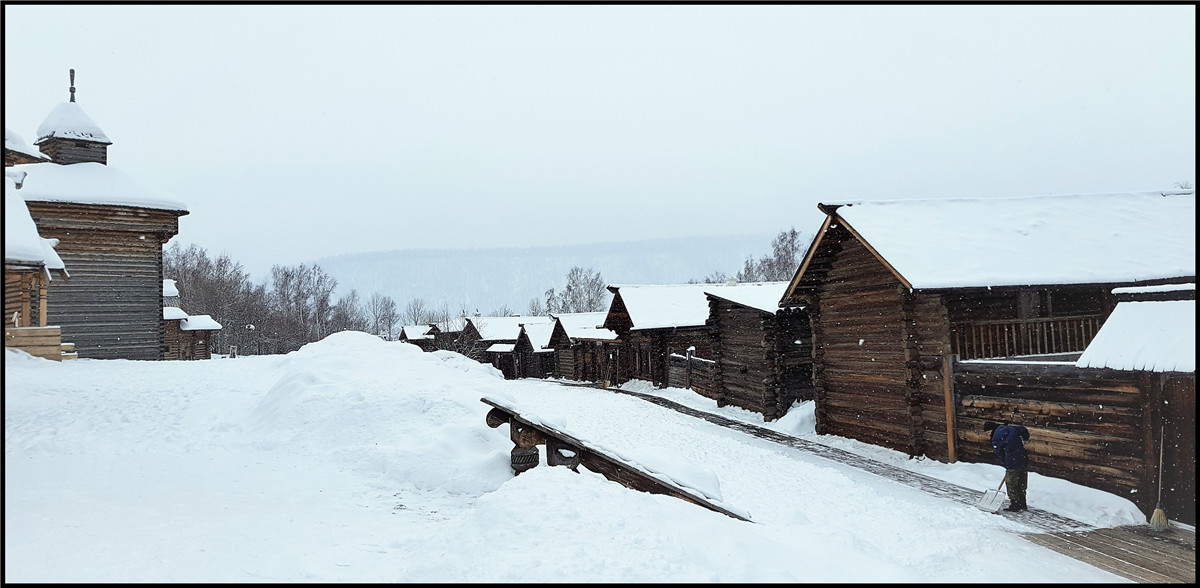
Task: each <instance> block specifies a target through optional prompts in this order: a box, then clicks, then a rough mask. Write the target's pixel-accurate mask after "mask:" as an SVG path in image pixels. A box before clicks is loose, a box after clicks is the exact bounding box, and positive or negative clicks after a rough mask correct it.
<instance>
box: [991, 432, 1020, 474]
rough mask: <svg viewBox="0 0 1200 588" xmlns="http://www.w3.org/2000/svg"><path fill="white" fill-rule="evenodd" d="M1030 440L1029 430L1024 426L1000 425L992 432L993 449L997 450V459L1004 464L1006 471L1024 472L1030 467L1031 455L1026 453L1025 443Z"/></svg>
mask: <svg viewBox="0 0 1200 588" xmlns="http://www.w3.org/2000/svg"><path fill="white" fill-rule="evenodd" d="M1028 439H1029V429H1026V428H1025V427H1024V426H1023V425H1000V426H999V427H996V430H995V431H992V447H994V448H995V449H996V457H998V458H1000V462H1001V463H1003V464H1004V469H1006V470H1023V469H1026V468H1028V467H1029V454H1028V453H1026V452H1025V443H1024V441H1027V440H1028Z"/></svg>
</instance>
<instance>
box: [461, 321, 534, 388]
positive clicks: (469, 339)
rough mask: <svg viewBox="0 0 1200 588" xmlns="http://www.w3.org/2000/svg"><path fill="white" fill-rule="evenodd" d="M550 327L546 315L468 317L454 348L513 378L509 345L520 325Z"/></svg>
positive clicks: (512, 341) (515, 338)
mask: <svg viewBox="0 0 1200 588" xmlns="http://www.w3.org/2000/svg"><path fill="white" fill-rule="evenodd" d="M526 324H529V325H538V324H546V325H549V324H552V319H551V318H550V317H546V316H474V317H468V318H467V319H466V323H465V324H464V325H463V329H462V332H461V333H459V336H458V340H457V342H456V347H457V348H458V349H457V350H458V351H459V353H462V354H463V355H466V356H467V357H470V358H471V359H474V360H475V361H479V362H482V363H490V364H492V366H494V367H495V368H496V369H498V370H500V371H502V372H504V374H505V376H504V377H505V378H510V379H511V378H515V377H516V371H515V365H516V364H515V362H514V358H513V346H514V345H515V344H516V343H517V336H518V335H519V334H520V332H521V326H522V325H526Z"/></svg>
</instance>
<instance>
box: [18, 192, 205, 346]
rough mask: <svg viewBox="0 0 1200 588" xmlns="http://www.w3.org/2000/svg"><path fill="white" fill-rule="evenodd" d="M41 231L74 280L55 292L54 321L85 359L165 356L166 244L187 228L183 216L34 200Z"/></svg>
mask: <svg viewBox="0 0 1200 588" xmlns="http://www.w3.org/2000/svg"><path fill="white" fill-rule="evenodd" d="M27 204H28V205H29V212H30V215H31V216H32V217H33V220H34V222H35V223H36V224H37V227H38V232H39V233H40V234H41V235H42V236H43V237H46V238H55V239H58V240H59V244H58V246H57V247H56V248H55V250H56V251H57V252H58V255H59V257H61V258H62V260H63V262H64V263H65V264H66V266H67V267H68V268H70V272H71V279H70V280H69V281H66V282H64V283H62V284H56V285H55V287H54V288H51V289H50V290H49V295H48V298H49V310H48V321H49V322H50V323H53V324H56V325H59V326H60V327H62V334H63V337H64V338H66V339H67V340H69V341H71V342H73V343H75V350H76V352H77V353H78V354H79V357H86V358H94V359H142V360H153V359H160V358H162V355H163V330H162V328H163V327H162V279H163V275H162V245H163V243H165V242H167V240H169V239H170V238H171V237H172V236H174V235H175V234H176V233H178V232H179V215H181V214H186V212H184V211H167V210H157V209H146V208H139V207H130V206H101V205H85V204H74V203H61V202H28V203H27Z"/></svg>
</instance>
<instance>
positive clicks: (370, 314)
mask: <svg viewBox="0 0 1200 588" xmlns="http://www.w3.org/2000/svg"><path fill="white" fill-rule="evenodd" d="M367 319H368V320H369V321H370V326H371V328H372V331H371V332H372V333H374V334H376V335H379V336H380V337H383V338H384V339H387V340H389V341H390V340H391V339H392V332H393V329H394V328H395V327H396V323H397V322H399V320H400V313H399V311H398V310H397V306H396V301H395V300H392V297H391V296H384V295H383V294H380V293H378V292H376V293H374V294H372V295H371V298H370V299H368V300H367Z"/></svg>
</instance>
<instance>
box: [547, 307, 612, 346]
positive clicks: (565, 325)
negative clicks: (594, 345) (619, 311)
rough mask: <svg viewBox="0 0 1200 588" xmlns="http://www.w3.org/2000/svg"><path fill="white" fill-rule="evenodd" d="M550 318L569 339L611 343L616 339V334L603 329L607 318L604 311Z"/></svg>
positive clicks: (558, 315) (571, 313)
mask: <svg viewBox="0 0 1200 588" xmlns="http://www.w3.org/2000/svg"><path fill="white" fill-rule="evenodd" d="M550 316H551V317H553V318H554V319H555V320H557V321H558V323H559V324H560V325H562V329H563V332H564V333H566V335H567V337H568V338H570V339H590V340H602V341H612V340H615V339H616V338H617V334H616V333H614V332H613V331H611V330H610V329H606V328H604V317H606V316H608V313H607V312H605V311H600V312H568V313H562V314H551V315H550Z"/></svg>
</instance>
